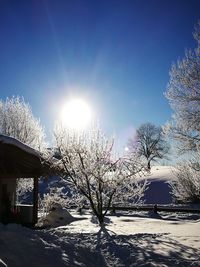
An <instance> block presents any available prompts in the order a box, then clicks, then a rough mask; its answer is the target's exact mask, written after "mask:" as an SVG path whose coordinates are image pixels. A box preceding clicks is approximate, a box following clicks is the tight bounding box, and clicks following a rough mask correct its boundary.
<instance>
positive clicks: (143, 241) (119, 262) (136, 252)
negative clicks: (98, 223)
mask: <svg viewBox="0 0 200 267" xmlns="http://www.w3.org/2000/svg"><path fill="white" fill-rule="evenodd" d="M96 238H97V242H96V244H97V245H96V251H98V253H100V254H101V255H102V257H103V258H104V260H105V263H106V264H105V265H103V266H110V262H112V263H113V266H138V267H139V266H181V267H188V266H195V267H197V266H200V262H199V260H200V257H199V251H198V249H195V248H193V247H190V246H186V245H183V244H181V243H180V242H177V240H173V239H172V238H169V237H168V233H164V234H143V233H142V234H134V235H128V236H127V235H116V234H115V233H113V232H111V234H110V231H109V230H108V229H106V227H102V228H101V229H100V230H99V232H98V233H97V236H96Z"/></svg>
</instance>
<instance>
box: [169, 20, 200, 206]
mask: <svg viewBox="0 0 200 267" xmlns="http://www.w3.org/2000/svg"><path fill="white" fill-rule="evenodd" d="M194 38H195V39H196V40H197V48H196V49H194V51H191V50H189V51H186V52H185V56H184V58H183V59H182V60H179V61H178V62H177V64H173V65H172V69H171V72H170V81H169V84H168V88H167V93H166V97H167V98H168V99H169V102H170V105H171V107H172V109H173V110H174V115H173V119H172V122H171V123H168V125H167V126H166V127H165V132H166V133H167V134H168V135H169V136H171V137H173V138H174V139H175V140H176V142H177V144H178V152H179V153H185V154H187V157H190V158H191V159H190V160H187V161H185V162H184V163H182V164H178V166H177V172H176V177H177V180H176V181H175V182H174V183H172V189H173V191H172V192H173V193H174V195H175V197H176V198H177V199H178V200H179V201H183V202H184V201H193V202H194V201H195V202H196V201H200V22H199V23H198V25H197V27H196V28H195V32H194Z"/></svg>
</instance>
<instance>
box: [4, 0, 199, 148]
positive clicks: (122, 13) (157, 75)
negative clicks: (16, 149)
mask: <svg viewBox="0 0 200 267" xmlns="http://www.w3.org/2000/svg"><path fill="white" fill-rule="evenodd" d="M199 18H200V1H199V0H196V1H195V0H188V1H184V0H180V1H179V0H160V1H155V0H138V1H136V0H132V1H129V0H120V1H118V0H115V1H114V0H113V1H111V0H107V1H95V0H93V1H84V0H82V1H81V0H80V1H76V0H70V1H69V0H57V1H55V0H40V1H39V0H24V1H23V0H15V1H14V0H13V1H9V0H0V35H1V41H0V98H1V99H5V98H6V97H7V96H8V97H11V96H12V95H15V96H16V95H20V96H24V98H25V101H27V102H29V103H30V105H31V107H32V110H33V113H34V115H35V116H36V117H39V118H40V119H41V122H42V124H43V125H44V126H45V128H46V130H47V135H49V132H50V131H51V130H52V128H53V124H54V121H55V119H56V117H57V115H58V110H59V108H60V106H61V105H62V104H63V103H64V102H65V101H67V99H68V98H69V96H71V95H74V96H79V97H83V98H85V99H87V101H88V102H90V103H91V105H92V107H93V109H94V110H95V114H96V116H97V117H98V119H99V120H100V123H101V125H102V127H103V129H104V130H105V131H106V132H108V133H112V132H115V133H116V135H117V136H118V137H119V140H120V142H121V143H120V144H122V145H123V144H124V143H125V142H126V138H128V136H129V135H130V134H131V131H132V129H134V128H137V127H138V126H139V125H140V124H141V123H144V122H147V121H149V122H152V123H155V124H157V125H163V124H164V123H165V122H166V121H167V120H169V119H170V116H171V110H170V107H169V105H168V102H167V100H166V99H165V97H164V95H163V94H164V92H165V90H166V85H167V82H168V80H169V69H170V67H171V64H172V63H173V62H176V60H177V59H178V58H181V57H182V56H183V55H184V51H185V49H186V48H194V47H195V45H196V43H195V40H194V39H193V37H192V32H193V29H194V25H195V24H196V23H197V20H198V19H199Z"/></svg>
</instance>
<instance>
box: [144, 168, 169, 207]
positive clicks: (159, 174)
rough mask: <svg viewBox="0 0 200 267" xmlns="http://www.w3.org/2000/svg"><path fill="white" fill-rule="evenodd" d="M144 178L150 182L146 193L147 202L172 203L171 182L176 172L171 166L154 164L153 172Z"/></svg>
mask: <svg viewBox="0 0 200 267" xmlns="http://www.w3.org/2000/svg"><path fill="white" fill-rule="evenodd" d="M144 178H146V179H147V181H148V182H149V188H148V189H147V191H146V192H145V195H144V199H145V203H146V204H170V203H172V195H171V189H170V186H169V182H170V181H171V180H172V179H174V174H173V168H172V167H171V166H153V167H152V168H151V173H150V174H149V175H147V176H146V177H144Z"/></svg>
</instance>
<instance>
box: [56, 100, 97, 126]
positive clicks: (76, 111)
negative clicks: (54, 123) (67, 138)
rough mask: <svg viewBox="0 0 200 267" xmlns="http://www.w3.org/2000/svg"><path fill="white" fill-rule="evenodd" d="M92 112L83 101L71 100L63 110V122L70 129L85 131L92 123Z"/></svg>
mask: <svg viewBox="0 0 200 267" xmlns="http://www.w3.org/2000/svg"><path fill="white" fill-rule="evenodd" d="M91 118H92V111H91V108H90V106H89V105H88V103H87V102H85V101H84V100H83V99H79V98H76V99H71V100H69V101H68V102H67V103H65V104H64V106H63V108H62V110H61V122H62V124H63V125H64V126H65V127H67V128H70V129H74V130H84V129H85V128H86V127H87V126H88V124H89V123H90V121H91Z"/></svg>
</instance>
